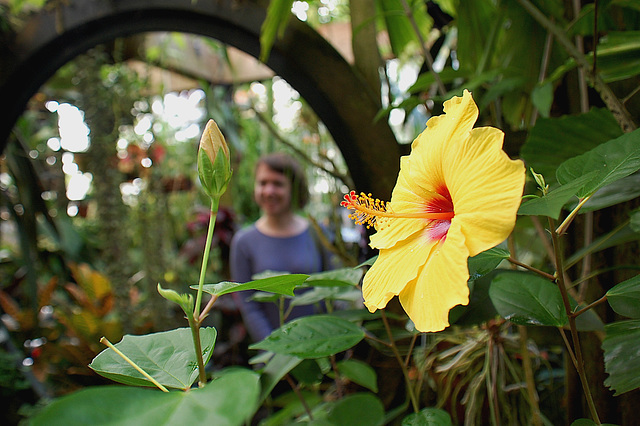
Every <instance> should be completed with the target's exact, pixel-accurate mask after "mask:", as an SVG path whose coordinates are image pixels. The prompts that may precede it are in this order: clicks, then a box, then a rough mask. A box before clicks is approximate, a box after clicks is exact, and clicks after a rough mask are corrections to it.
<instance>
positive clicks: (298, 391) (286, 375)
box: [284, 374, 313, 421]
mask: <svg viewBox="0 0 640 426" xmlns="http://www.w3.org/2000/svg"><path fill="white" fill-rule="evenodd" d="M284 378H285V379H286V380H287V383H289V385H290V386H291V389H293V392H294V393H295V394H296V396H297V397H298V399H299V400H300V402H301V403H302V406H303V407H304V411H306V412H307V416H309V420H312V421H313V414H311V409H310V408H309V405H308V404H307V401H306V400H305V399H304V396H303V395H302V392H300V388H299V387H298V385H297V384H296V383H295V382H294V381H293V379H292V378H291V376H290V375H289V374H285V376H284Z"/></svg>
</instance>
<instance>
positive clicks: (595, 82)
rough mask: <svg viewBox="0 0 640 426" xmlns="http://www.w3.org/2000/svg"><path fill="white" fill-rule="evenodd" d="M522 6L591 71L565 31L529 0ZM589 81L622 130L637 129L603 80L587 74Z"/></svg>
mask: <svg viewBox="0 0 640 426" xmlns="http://www.w3.org/2000/svg"><path fill="white" fill-rule="evenodd" d="M518 2H519V3H520V5H522V7H523V8H524V9H525V10H526V11H527V12H529V14H530V15H531V16H532V17H533V19H535V20H536V21H538V23H539V24H540V25H542V26H543V27H544V28H545V29H547V30H548V31H550V32H551V33H552V34H553V36H554V37H555V39H556V40H557V41H558V43H559V44H560V45H561V46H562V47H563V49H565V50H566V51H567V53H568V54H569V55H570V56H571V57H572V58H573V59H574V60H575V61H576V64H577V65H578V66H579V67H581V68H583V69H585V70H590V68H591V67H590V66H589V63H588V62H587V59H586V58H585V56H584V55H583V54H581V53H580V51H579V50H578V49H577V48H576V47H575V46H574V45H573V43H571V40H570V39H569V37H567V35H566V33H565V31H564V30H563V29H562V28H560V27H559V26H558V25H556V24H555V23H554V22H552V21H551V20H550V19H549V18H547V16H546V15H545V14H544V13H542V12H541V11H540V10H539V9H538V8H537V7H535V6H534V5H533V3H531V1H529V0H518ZM586 76H587V79H588V80H589V81H590V83H591V84H592V86H593V88H594V89H595V90H596V91H597V92H598V93H599V94H600V98H601V99H602V101H603V102H604V103H605V105H606V106H607V108H608V109H609V110H610V111H611V113H612V114H613V116H614V117H615V118H616V120H617V121H618V124H619V125H620V128H621V129H622V131H623V132H625V133H629V132H631V131H633V130H635V129H636V128H637V125H636V123H635V122H634V121H633V118H632V117H631V114H629V111H627V108H626V107H625V106H624V104H622V102H620V100H619V99H618V98H617V97H616V95H615V94H614V93H613V91H612V90H611V88H610V87H609V86H608V85H607V84H606V83H605V82H604V81H603V80H602V78H601V77H600V76H599V75H598V74H595V75H594V74H592V73H591V72H587V73H586Z"/></svg>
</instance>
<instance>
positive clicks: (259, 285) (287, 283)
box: [191, 274, 309, 296]
mask: <svg viewBox="0 0 640 426" xmlns="http://www.w3.org/2000/svg"><path fill="white" fill-rule="evenodd" d="M308 277H309V276H308V275H304V274H288V275H277V276H275V277H268V278H262V279H259V280H254V281H249V282H247V283H243V284H238V283H234V282H229V281H223V282H221V283H218V284H205V285H204V286H202V291H204V292H205V293H209V294H211V295H214V296H215V295H218V296H222V295H223V294H227V293H233V292H236V291H242V290H260V291H266V292H269V293H277V294H284V295H286V296H293V289H294V288H295V287H296V286H299V285H300V284H302V283H303V282H304V281H305V280H306V279H307V278H308ZM191 288H193V289H197V288H198V286H195V285H192V286H191Z"/></svg>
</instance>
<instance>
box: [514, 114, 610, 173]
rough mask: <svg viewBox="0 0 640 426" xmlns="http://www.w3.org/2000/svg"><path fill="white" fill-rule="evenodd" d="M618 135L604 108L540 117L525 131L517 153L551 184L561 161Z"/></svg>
mask: <svg viewBox="0 0 640 426" xmlns="http://www.w3.org/2000/svg"><path fill="white" fill-rule="evenodd" d="M620 135H622V130H620V126H619V125H618V122H617V121H616V119H615V118H614V117H613V114H611V112H610V111H609V110H607V109H605V108H601V109H597V108H592V109H591V110H590V111H589V112H586V113H584V114H580V115H564V116H562V117H559V118H540V119H538V121H536V125H535V126H534V127H533V129H531V131H530V132H529V136H528V137H527V140H526V142H525V144H524V145H523V146H522V150H521V151H520V155H521V156H522V158H523V159H524V160H525V161H526V163H527V166H528V167H532V168H533V169H534V170H535V171H536V172H537V173H540V174H542V175H543V176H544V177H545V180H546V181H547V182H548V183H550V184H552V183H553V182H554V180H555V176H556V169H557V168H558V166H560V164H561V163H562V162H564V161H566V160H568V159H570V158H573V157H575V156H577V155H580V154H584V153H585V152H587V151H589V150H590V149H593V148H595V147H596V146H598V145H600V144H601V143H604V142H607V141H609V140H611V139H614V138H617V137H618V136H620Z"/></svg>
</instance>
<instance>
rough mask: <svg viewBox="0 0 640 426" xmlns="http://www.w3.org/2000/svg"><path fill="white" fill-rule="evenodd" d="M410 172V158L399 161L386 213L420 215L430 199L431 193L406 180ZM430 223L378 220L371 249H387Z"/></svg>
mask: <svg viewBox="0 0 640 426" xmlns="http://www.w3.org/2000/svg"><path fill="white" fill-rule="evenodd" d="M410 170H411V161H410V157H408V156H405V157H402V158H401V159H400V174H399V175H398V182H397V183H396V186H395V188H394V189H393V194H392V196H391V202H389V203H388V204H387V210H388V211H394V212H402V213H422V212H424V208H425V204H426V202H425V199H427V198H430V197H432V196H433V195H432V193H430V192H428V191H425V190H424V189H423V188H421V187H419V186H416V185H415V184H413V183H412V182H411V181H410V180H409V179H407V178H408V176H409V173H410ZM429 222H430V221H429V220H428V219H403V218H393V219H384V218H383V219H379V220H378V224H377V225H376V229H377V231H378V232H376V233H375V234H374V235H372V236H371V238H370V244H371V247H374V248H378V249H387V248H391V247H393V246H395V245H396V244H398V243H400V242H402V241H404V240H406V239H407V238H409V237H411V236H412V235H413V234H415V233H416V232H420V231H421V230H423V229H424V227H425V226H427V224H428V223H429Z"/></svg>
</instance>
